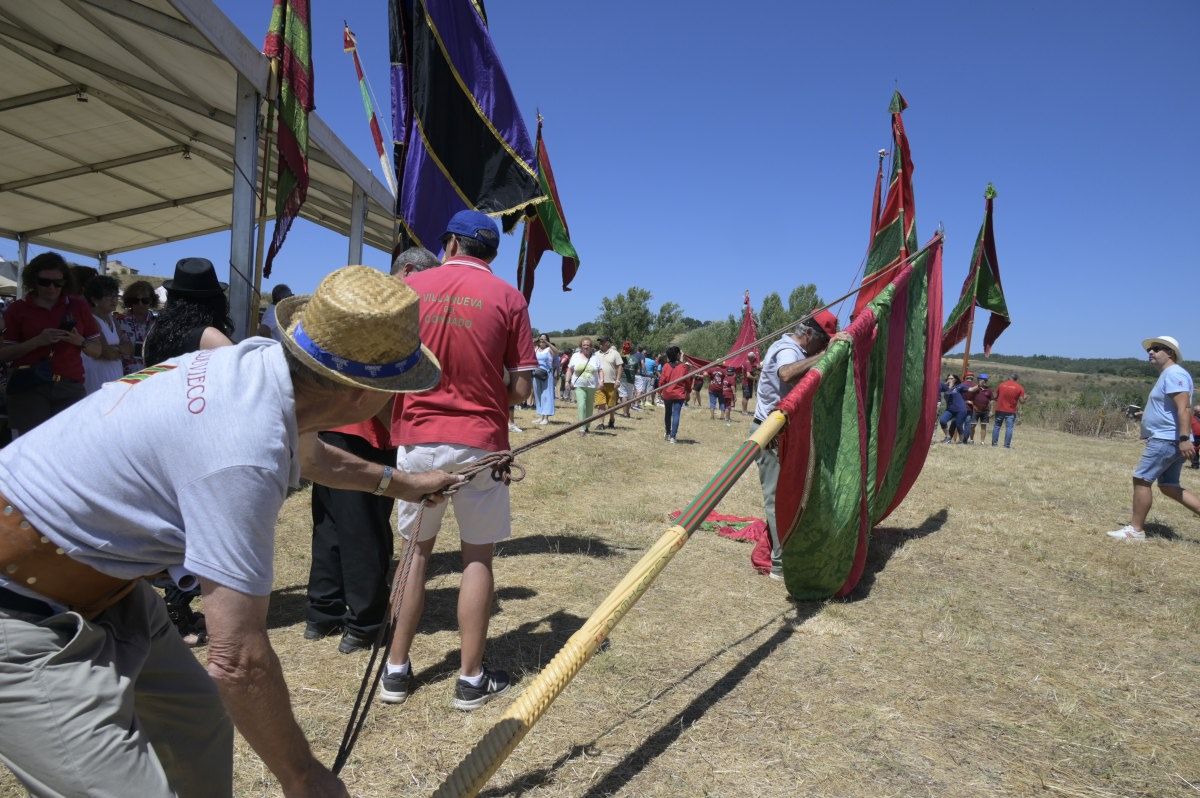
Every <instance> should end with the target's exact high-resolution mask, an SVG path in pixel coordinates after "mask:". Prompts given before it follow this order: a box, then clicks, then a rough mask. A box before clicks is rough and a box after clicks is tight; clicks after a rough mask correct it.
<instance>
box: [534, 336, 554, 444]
mask: <svg viewBox="0 0 1200 798" xmlns="http://www.w3.org/2000/svg"><path fill="white" fill-rule="evenodd" d="M534 354H535V355H537V362H538V368H540V369H541V370H542V374H543V375H544V376H541V377H539V376H538V372H536V371H535V372H534V374H533V395H534V399H535V400H536V402H537V408H536V409H537V418H536V419H535V420H534V422H533V423H534V424H540V425H542V426H545V425H547V424H549V423H550V416H552V415H554V383H555V375H554V372H555V371H556V369H555V366H556V365H557V364H558V350H556V349H555V348H554V346H553V345H551V343H550V338H549V336H546V335H539V336H538V339H537V343H536V344H535V345H534Z"/></svg>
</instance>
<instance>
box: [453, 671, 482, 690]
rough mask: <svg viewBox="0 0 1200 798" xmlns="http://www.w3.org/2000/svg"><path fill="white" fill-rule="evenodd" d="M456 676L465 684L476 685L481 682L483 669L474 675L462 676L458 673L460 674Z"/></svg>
mask: <svg viewBox="0 0 1200 798" xmlns="http://www.w3.org/2000/svg"><path fill="white" fill-rule="evenodd" d="M458 678H459V679H461V680H462V681H464V682H466V683H467V684H469V685H471V686H472V687H478V686H479V685H481V684H483V671H482V670H480V671H479V673H478V675H476V676H463V675H462V674H461V673H460V674H458Z"/></svg>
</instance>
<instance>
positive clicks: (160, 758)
mask: <svg viewBox="0 0 1200 798" xmlns="http://www.w3.org/2000/svg"><path fill="white" fill-rule="evenodd" d="M417 314H418V299H417V296H416V294H414V293H413V292H412V291H411V290H409V289H408V288H407V287H405V286H404V285H402V284H401V283H400V282H399V281H397V280H394V279H392V278H391V277H388V276H387V275H385V274H382V273H381V272H378V271H375V270H373V269H368V268H366V267H363V266H349V267H346V268H344V269H340V270H338V271H336V272H334V273H333V274H331V275H329V276H328V277H326V278H325V280H324V281H323V282H322V283H321V285H320V287H319V288H318V289H317V291H316V293H315V294H314V295H313V296H312V297H307V296H295V297H291V298H289V299H286V300H284V301H282V302H281V303H280V305H279V309H278V316H279V325H280V328H281V329H282V330H283V331H284V333H283V345H282V346H276V345H274V344H272V343H271V342H270V341H267V340H264V339H261V338H252V339H249V340H247V341H244V342H242V343H241V344H238V345H236V346H224V347H220V348H217V349H212V350H205V351H200V352H193V353H190V354H187V355H184V356H182V357H179V358H175V359H172V360H168V361H166V362H165V363H161V364H159V365H157V366H152V367H150V368H147V369H145V370H143V371H141V372H138V373H137V374H132V375H129V376H127V377H125V378H124V379H122V380H119V381H116V382H112V383H109V384H108V385H106V386H104V387H103V388H102V389H101V390H99V391H97V392H96V393H94V394H92V395H91V396H88V397H87V398H86V399H84V400H83V401H81V402H79V403H78V404H76V405H74V406H73V407H71V408H70V409H69V410H67V411H64V412H63V413H62V414H60V415H58V416H56V417H55V418H53V419H51V420H50V421H49V422H47V423H46V424H44V425H42V426H41V427H39V428H38V429H36V430H34V431H32V432H31V433H30V434H29V435H27V436H22V437H21V438H20V439H18V440H17V441H16V443H14V444H13V445H10V446H8V447H7V448H5V449H3V450H0V494H2V496H0V641H2V643H0V663H2V665H0V695H3V696H4V699H3V701H0V726H2V727H3V728H5V729H7V730H9V731H10V732H16V731H17V730H19V733H8V734H3V735H0V760H2V761H3V762H4V763H5V764H6V765H8V767H9V768H11V770H12V771H13V773H15V774H16V776H17V778H19V779H20V780H21V782H22V783H23V784H24V785H25V786H26V788H28V789H29V790H30V791H31V792H32V793H34V794H37V795H85V794H87V795H101V794H102V795H138V796H143V795H144V796H165V795H180V796H193V795H205V796H207V795H229V794H231V792H232V771H233V763H232V756H233V726H236V727H237V729H238V730H239V731H240V732H241V733H242V736H243V737H245V739H246V741H247V742H248V743H250V745H251V747H252V748H254V750H255V751H256V752H257V753H258V755H259V756H260V757H261V758H262V760H263V762H264V763H265V764H266V765H267V767H269V768H270V769H271V771H272V772H273V773H274V774H275V776H276V777H277V778H278V779H279V782H280V785H281V787H282V789H283V792H284V794H286V795H301V794H303V795H345V794H346V790H345V787H344V786H343V785H342V784H341V783H340V782H339V781H338V780H337V779H336V778H335V777H334V776H333V775H332V774H331V773H330V772H329V771H328V770H327V769H326V768H324V767H323V766H322V765H321V764H320V763H319V762H318V761H317V760H316V759H315V758H314V757H313V755H312V752H311V750H310V749H309V746H308V743H307V742H306V741H305V739H304V735H303V733H302V732H301V730H300V727H299V726H298V725H297V723H296V721H295V718H294V716H293V715H292V711H291V707H290V703H289V699H288V689H287V685H286V684H284V680H283V674H282V671H281V669H280V666H279V661H278V659H277V658H276V656H275V654H274V652H273V651H272V650H271V644H270V641H269V640H268V638H267V633H266V617H267V603H268V600H269V596H270V592H271V584H272V566H271V560H272V554H273V546H274V537H275V534H274V533H275V521H276V517H277V515H278V513H279V509H280V507H281V506H282V504H283V501H284V498H285V497H286V496H287V490H288V487H289V485H295V484H296V483H297V481H298V479H299V475H300V452H299V449H300V443H299V442H300V436H301V435H307V434H308V433H311V432H315V431H317V430H323V429H328V428H330V427H335V426H337V425H340V424H346V423H350V422H353V421H356V420H361V419H364V418H367V417H370V416H371V415H373V414H375V413H377V412H378V411H380V410H381V409H382V407H383V406H384V404H385V403H386V402H388V401H389V399H390V398H391V395H392V394H396V393H403V392H408V391H421V390H425V389H427V388H430V387H432V386H433V385H435V384H436V383H437V381H438V379H439V376H440V373H441V370H440V367H439V365H438V362H437V359H436V358H435V357H434V356H433V355H432V354H431V353H430V352H429V350H428V349H426V348H425V347H423V346H421V343H420V340H419V338H418V333H417V330H418V320H417ZM68 440H69V441H70V442H71V445H69V446H64V445H62V442H63V441H68ZM164 441H170V442H171V445H166V446H164V445H163V443H164ZM371 467H372V468H374V469H375V473H376V475H377V480H378V481H377V483H376V488H375V490H376V491H377V492H379V493H385V492H386V493H387V494H389V495H391V496H394V497H397V498H402V499H407V500H411V501H422V500H423V499H424V500H426V501H436V499H435V498H433V497H432V494H435V493H436V492H438V491H440V490H442V489H443V488H445V487H447V486H448V485H452V484H455V483H456V482H458V481H460V480H459V478H457V477H453V476H450V475H448V474H445V473H442V472H433V473H428V474H398V475H397V476H396V478H395V479H393V478H392V476H391V473H390V472H391V469H387V468H385V467H381V466H374V465H372V466H371ZM163 571H166V572H167V573H168V574H169V575H170V576H171V577H172V578H174V579H175V580H176V581H177V582H178V583H180V584H181V585H183V584H184V583H188V582H193V583H194V582H196V581H198V582H199V584H200V587H201V590H202V591H203V595H204V608H205V611H206V613H207V625H208V634H209V642H210V647H209V652H208V672H207V673H205V669H204V668H203V667H202V666H201V665H200V664H199V663H198V662H197V661H196V659H195V657H194V656H193V655H192V653H191V652H190V651H189V650H188V649H187V648H186V647H185V646H184V644H183V642H182V640H180V638H179V635H178V634H177V633H176V632H175V630H174V628H173V627H172V625H171V622H170V619H169V618H168V617H167V611H166V608H165V606H164V605H163V603H162V602H161V601H158V600H157V599H156V596H155V594H154V592H153V591H152V589H151V588H150V586H149V584H148V582H147V581H145V580H144V579H142V577H145V576H149V575H152V574H159V573H161V572H163ZM210 677H211V678H210ZM218 699H219V700H218ZM231 720H232V726H231V724H230V721H231Z"/></svg>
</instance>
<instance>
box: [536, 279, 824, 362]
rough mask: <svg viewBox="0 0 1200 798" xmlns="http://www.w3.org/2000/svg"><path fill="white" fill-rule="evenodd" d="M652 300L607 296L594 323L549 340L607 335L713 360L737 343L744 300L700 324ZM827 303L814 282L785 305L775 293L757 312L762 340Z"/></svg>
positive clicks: (638, 293) (630, 293) (633, 294)
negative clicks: (718, 317) (655, 305)
mask: <svg viewBox="0 0 1200 798" xmlns="http://www.w3.org/2000/svg"><path fill="white" fill-rule="evenodd" d="M653 298H654V297H653V295H652V294H651V293H650V292H649V291H647V290H646V289H645V288H640V287H638V286H632V287H630V288H629V289H627V290H626V291H625V292H624V293H623V294H617V295H616V296H613V297H604V298H603V299H601V300H600V308H599V313H598V314H597V316H596V318H595V319H594V320H593V321H589V322H584V323H583V324H580V325H579V326H578V327H574V328H568V329H565V330H551V331H547V332H546V334H547V335H549V336H550V337H551V338H574V337H577V336H585V335H588V336H593V337H594V336H600V335H604V336H607V337H609V338H611V339H613V340H614V341H629V342H631V343H632V344H634V345H635V346H645V347H648V348H649V349H650V351H651V352H654V353H658V352H662V351H664V350H666V348H667V347H668V346H670V345H671V344H675V345H676V346H678V347H679V348H680V349H682V350H683V351H684V352H686V353H687V354H689V355H695V356H696V357H701V358H704V359H706V360H714V359H716V358H718V357H721V356H723V355H725V354H726V353H727V352H728V351H729V347H730V346H732V345H733V342H734V340H735V339H736V338H737V333H738V329H739V328H740V327H741V324H742V318H741V301H740V300H737V299H735V300H734V301H733V302H731V303H730V304H731V305H733V306H734V307H735V308H736V309H737V313H736V314H734V313H731V314H729V317H728V318H727V319H724V320H719V321H700V320H699V319H696V318H694V317H692V316H687V315H685V314H684V311H683V308H681V307H680V306H679V304H678V303H676V302H670V301H668V302H663V303H662V304H661V305H660V306H659V307H658V310H657V311H655V310H651V304H650V303H651V300H652V299H653ZM823 304H825V303H824V302H822V301H821V297H820V295H819V294H817V287H816V286H815V285H813V284H812V283H802V284H800V285H798V286H796V287H795V288H794V289H792V291H791V293H790V294H788V301H787V305H786V306H785V305H784V303H783V298H782V297H781V296H780V295H779V294H778V293H776V292H772V293H770V294H767V295H766V296H765V297H763V300H762V304H761V305H760V306H759V309H758V310H757V311H754V310H753V309H752V310H751V312H752V313H753V315H754V321H755V323H756V324H757V325H758V332H759V335H760V336H762V335H766V334H767V333H769V332H771V331H773V330H777V329H779V328H781V327H783V326H785V325H787V324H788V323H789V322H795V321H798V320H799V319H801V318H802V317H804V316H806V315H807V314H808V313H809V312H811V311H812V310H813V309H814V308H818V307H820V306H821V305H823Z"/></svg>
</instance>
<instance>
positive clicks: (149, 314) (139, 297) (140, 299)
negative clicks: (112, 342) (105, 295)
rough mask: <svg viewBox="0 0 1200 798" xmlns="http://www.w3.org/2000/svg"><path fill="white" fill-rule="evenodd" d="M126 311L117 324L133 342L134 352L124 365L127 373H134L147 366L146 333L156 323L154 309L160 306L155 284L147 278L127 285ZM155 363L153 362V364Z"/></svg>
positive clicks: (124, 302)
mask: <svg viewBox="0 0 1200 798" xmlns="http://www.w3.org/2000/svg"><path fill="white" fill-rule="evenodd" d="M121 301H122V303H123V304H124V305H125V312H124V313H123V314H121V315H119V316H118V317H117V324H118V325H120V328H121V332H122V333H123V334H124V335H125V337H126V338H127V339H129V342H130V343H131V344H133V353H132V354H131V355H130V356H129V357H127V358H125V359H124V360H123V362H122V366H123V367H124V369H125V373H126V374H133V373H134V372H138V371H141V370H142V369H144V368H145V367H146V361H145V360H144V359H143V357H142V350H143V348H144V347H145V344H146V335H147V333H149V332H150V327H151V326H152V325H153V324H154V317H155V313H154V309H155V308H157V307H158V294H156V293H154V286H152V285H151V284H150V283H149V282H147V281H146V280H138V281H137V282H136V283H130V284H129V285H128V286H126V287H125V293H124V295H123V296H122V297H121ZM152 365H153V364H152Z"/></svg>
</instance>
